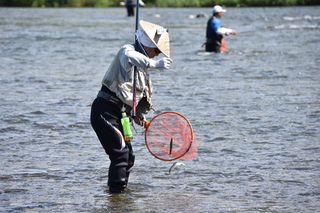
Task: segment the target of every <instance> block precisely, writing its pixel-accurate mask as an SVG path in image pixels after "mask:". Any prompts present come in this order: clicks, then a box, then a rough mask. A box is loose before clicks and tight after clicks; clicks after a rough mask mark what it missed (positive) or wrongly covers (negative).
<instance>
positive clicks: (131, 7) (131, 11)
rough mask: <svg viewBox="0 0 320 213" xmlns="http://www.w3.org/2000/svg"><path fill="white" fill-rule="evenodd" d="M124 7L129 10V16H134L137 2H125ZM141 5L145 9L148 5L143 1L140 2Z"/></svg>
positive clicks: (129, 0) (130, 0) (128, 0)
mask: <svg viewBox="0 0 320 213" xmlns="http://www.w3.org/2000/svg"><path fill="white" fill-rule="evenodd" d="M124 5H125V6H126V8H127V14H128V16H134V6H135V5H136V1H135V0H125V1H124ZM139 5H141V6H143V7H145V6H146V4H145V3H144V2H143V1H142V0H139Z"/></svg>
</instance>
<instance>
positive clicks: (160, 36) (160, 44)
mask: <svg viewBox="0 0 320 213" xmlns="http://www.w3.org/2000/svg"><path fill="white" fill-rule="evenodd" d="M139 24H140V27H141V28H142V30H143V31H144V32H145V34H146V35H147V36H148V37H149V39H150V40H151V41H152V43H153V44H154V45H155V46H156V47H157V48H158V49H159V50H160V51H161V52H162V53H163V54H164V55H165V56H167V57H170V40H169V33H168V29H166V28H164V27H161V26H160V25H156V24H153V23H150V22H147V21H143V20H140V22H139Z"/></svg>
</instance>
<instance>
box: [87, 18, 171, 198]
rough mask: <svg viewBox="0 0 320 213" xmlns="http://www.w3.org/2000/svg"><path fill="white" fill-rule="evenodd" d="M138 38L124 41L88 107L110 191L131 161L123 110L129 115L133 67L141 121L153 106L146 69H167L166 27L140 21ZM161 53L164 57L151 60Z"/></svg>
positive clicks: (120, 184) (120, 185)
mask: <svg viewBox="0 0 320 213" xmlns="http://www.w3.org/2000/svg"><path fill="white" fill-rule="evenodd" d="M140 26H141V28H142V29H139V30H138V31H137V32H136V38H137V42H136V43H135V44H134V45H132V44H127V45H124V46H122V47H121V48H120V50H119V52H118V54H117V55H116V57H115V58H114V60H113V62H112V63H111V65H110V66H109V68H108V70H107V72H106V74H105V76H104V77H103V80H102V87H101V90H100V91H99V93H98V96H97V98H96V99H95V100H94V102H93V104H92V107H91V116H90V120H91V125H92V127H93V129H94V131H95V132H96V134H97V136H98V138H99V140H100V142H101V144H102V146H103V148H104V149H105V152H106V153H107V155H109V159H110V161H111V162H110V167H109V173H108V186H109V192H110V193H122V192H123V191H124V189H125V188H126V186H127V184H128V178H129V174H130V171H131V169H132V167H133V165H134V159H135V156H134V154H133V150H132V146H131V141H130V140H125V139H124V136H123V135H124V134H123V127H122V125H121V117H122V113H126V114H127V116H129V117H130V115H131V114H130V111H131V107H132V98H133V91H132V88H133V78H134V75H133V73H134V67H137V84H136V102H137V108H136V116H135V117H134V118H133V119H134V121H135V122H136V123H137V124H138V125H141V126H142V125H143V123H144V116H143V114H146V113H148V112H149V111H150V110H151V109H152V103H151V95H152V89H153V88H152V84H151V79H150V77H149V73H148V69H149V68H155V69H160V70H161V69H169V67H170V64H171V63H172V60H171V59H170V58H169V57H170V43H169V33H168V30H167V29H165V28H163V27H161V26H159V25H156V24H153V23H150V22H146V21H142V20H141V21H140ZM160 53H162V54H164V55H165V56H166V57H164V58H161V59H159V60H153V59H152V58H154V57H155V56H158V55H159V54H160Z"/></svg>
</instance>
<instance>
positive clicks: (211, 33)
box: [204, 5, 237, 53]
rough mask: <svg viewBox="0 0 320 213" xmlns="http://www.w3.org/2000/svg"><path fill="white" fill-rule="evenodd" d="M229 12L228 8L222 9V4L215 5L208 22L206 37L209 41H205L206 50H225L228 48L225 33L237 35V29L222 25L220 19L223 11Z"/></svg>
mask: <svg viewBox="0 0 320 213" xmlns="http://www.w3.org/2000/svg"><path fill="white" fill-rule="evenodd" d="M225 12H227V10H225V9H222V7H221V6H219V5H216V6H214V7H213V10H212V13H213V14H212V16H211V17H210V18H209V20H208V22H207V31H206V38H207V41H206V43H204V45H205V46H206V52H216V53H220V52H224V51H226V49H227V46H226V42H225V39H224V38H223V36H224V35H226V36H228V35H230V34H231V35H236V34H237V31H236V30H233V29H228V28H224V27H221V25H220V21H221V17H222V16H223V13H225Z"/></svg>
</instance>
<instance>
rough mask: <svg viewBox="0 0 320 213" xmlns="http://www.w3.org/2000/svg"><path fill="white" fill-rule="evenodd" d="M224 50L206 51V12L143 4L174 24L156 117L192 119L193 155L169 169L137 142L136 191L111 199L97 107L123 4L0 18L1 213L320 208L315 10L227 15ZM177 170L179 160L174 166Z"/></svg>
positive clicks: (157, 89) (318, 22) (122, 30)
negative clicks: (93, 108)
mask: <svg viewBox="0 0 320 213" xmlns="http://www.w3.org/2000/svg"><path fill="white" fill-rule="evenodd" d="M227 10H228V11H227V13H225V15H224V16H223V18H222V25H224V26H226V27H229V28H234V29H236V30H237V31H238V32H239V34H238V35H237V36H229V37H227V45H228V51H227V52H226V53H223V54H208V53H206V52H204V49H203V48H201V45H202V43H203V42H204V41H205V39H204V35H205V26H206V22H207V18H192V16H190V15H196V14H200V13H206V14H208V15H209V14H210V13H211V8H184V9H181V8H169V9H165V8H151V7H150V8H141V9H140V19H143V20H146V21H150V22H154V23H157V24H160V25H163V26H165V27H168V28H169V32H170V38H171V58H172V59H173V64H172V66H171V69H170V70H169V71H150V73H151V78H152V80H153V84H154V95H153V102H154V106H155V109H156V111H155V112H151V113H149V115H147V119H151V118H152V117H153V116H154V115H156V114H157V113H159V112H163V111H177V112H180V113H182V114H184V115H185V116H186V117H188V118H189V120H190V122H191V123H192V125H193V127H194V130H195V133H196V135H197V138H198V141H199V150H198V156H197V157H196V158H194V159H193V160H190V161H184V163H185V164H186V166H179V167H177V169H176V170H175V171H173V172H171V173H169V168H170V167H171V166H172V164H173V163H174V162H165V161H160V160H158V159H156V158H154V157H153V156H152V155H150V154H149V153H148V151H147V149H146V147H145V145H144V139H143V129H142V128H139V127H137V126H136V129H137V130H136V131H137V132H135V135H134V137H135V138H134V140H133V142H132V143H133V146H134V151H135V154H136V163H135V167H134V170H133V172H132V174H131V177H130V178H131V179H130V181H129V185H128V189H127V191H126V192H125V193H124V194H121V195H110V194H109V193H108V192H107V189H108V187H107V172H108V166H109V160H108V157H107V156H106V155H105V154H104V150H103V149H102V147H101V145H100V143H99V141H98V139H97V137H96V135H95V133H94V131H93V130H92V128H91V126H90V123H89V114H90V105H91V103H92V101H93V100H94V98H95V96H96V94H97V92H98V90H99V88H100V82H101V79H102V77H103V75H104V72H105V71H106V69H107V67H108V65H109V64H110V62H111V61H112V59H113V57H114V56H115V54H116V53H117V51H118V49H119V47H120V46H121V45H123V44H126V43H132V42H133V38H134V34H133V33H134V27H135V18H132V17H126V11H125V9H124V8H108V9H93V8H79V9H78V8H63V9H53V8H51V9H48V8H0V46H1V50H0V69H1V72H0V83H1V84H0V90H1V94H0V106H1V108H0V114H1V121H0V134H1V136H0V152H1V168H0V211H1V212H192V213H195V212H288V213H289V212H306V213H310V212H320V169H319V168H320V154H319V153H320V144H319V140H320V72H319V68H320V13H319V11H320V7H283V8H280V7H275V8H268V7H266V8H227ZM178 162H179V161H178Z"/></svg>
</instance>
